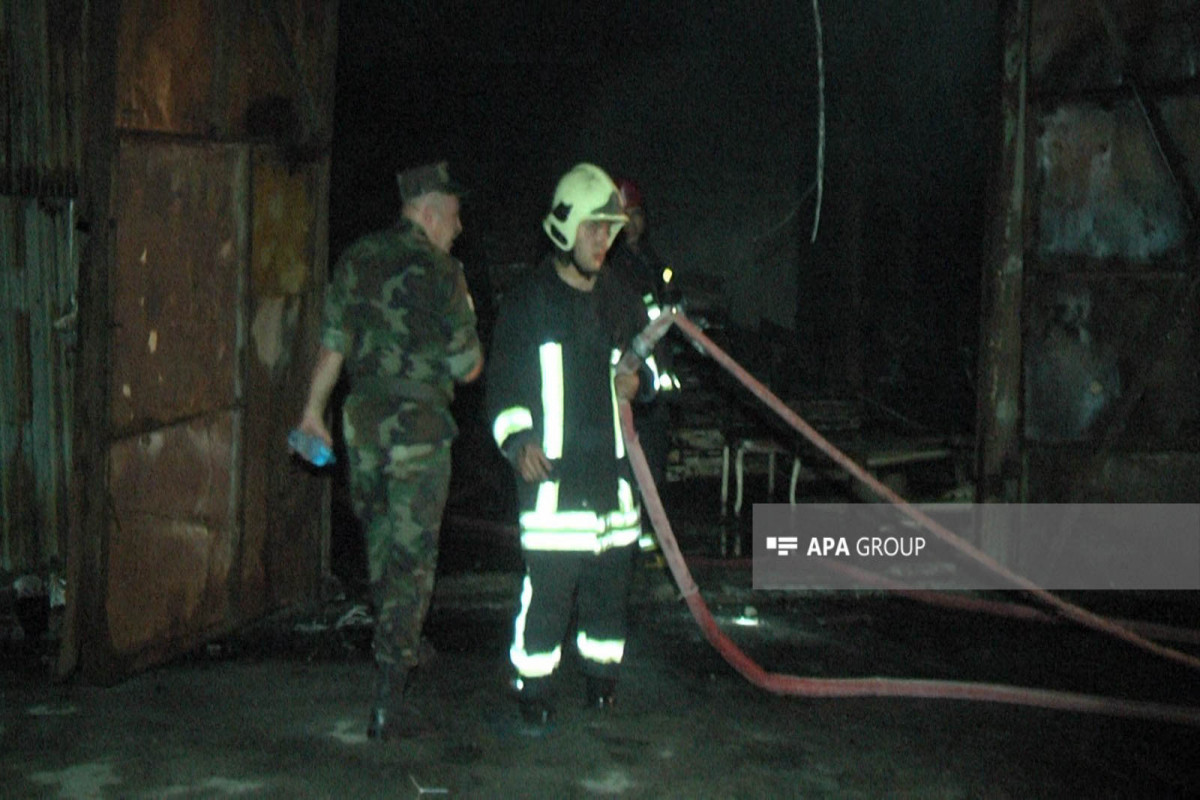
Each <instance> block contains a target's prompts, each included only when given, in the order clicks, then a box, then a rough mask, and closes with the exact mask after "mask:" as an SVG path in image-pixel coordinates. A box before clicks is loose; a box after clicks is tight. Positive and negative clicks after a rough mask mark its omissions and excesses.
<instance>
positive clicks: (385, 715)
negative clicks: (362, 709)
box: [367, 664, 406, 739]
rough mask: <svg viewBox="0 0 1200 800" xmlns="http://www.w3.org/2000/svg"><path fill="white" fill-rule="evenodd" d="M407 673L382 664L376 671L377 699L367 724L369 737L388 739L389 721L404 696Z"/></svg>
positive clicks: (400, 668) (401, 669)
mask: <svg viewBox="0 0 1200 800" xmlns="http://www.w3.org/2000/svg"><path fill="white" fill-rule="evenodd" d="M405 677H406V671H405V670H404V669H403V668H402V667H399V666H397V665H395V664H380V665H378V666H377V667H376V671H375V699H374V700H372V701H371V718H370V720H369V721H368V722H367V737H368V738H371V739H386V738H387V727H388V719H389V717H390V716H391V714H392V708H393V706H394V704H395V702H396V701H398V700H399V698H400V696H401V695H403V694H404V682H405Z"/></svg>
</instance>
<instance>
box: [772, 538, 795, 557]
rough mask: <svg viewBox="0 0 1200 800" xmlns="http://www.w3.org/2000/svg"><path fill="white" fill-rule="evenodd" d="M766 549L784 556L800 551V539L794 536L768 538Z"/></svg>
mask: <svg viewBox="0 0 1200 800" xmlns="http://www.w3.org/2000/svg"><path fill="white" fill-rule="evenodd" d="M767 549H768V550H774V551H776V552H777V553H779V555H781V556H786V555H787V554H788V553H790V552H791V551H793V550H799V549H800V539H799V538H798V537H796V536H768V537H767Z"/></svg>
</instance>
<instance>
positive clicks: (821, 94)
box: [809, 0, 825, 242]
mask: <svg viewBox="0 0 1200 800" xmlns="http://www.w3.org/2000/svg"><path fill="white" fill-rule="evenodd" d="M812 7H813V22H814V24H815V25H816V29H817V181H816V183H817V204H816V209H815V210H814V211H813V226H812V238H811V239H810V240H809V241H810V242H815V241H816V240H817V228H819V227H820V225H821V197H822V195H823V194H824V193H825V53H824V43H823V38H824V37H823V36H822V34H821V2H820V0H812Z"/></svg>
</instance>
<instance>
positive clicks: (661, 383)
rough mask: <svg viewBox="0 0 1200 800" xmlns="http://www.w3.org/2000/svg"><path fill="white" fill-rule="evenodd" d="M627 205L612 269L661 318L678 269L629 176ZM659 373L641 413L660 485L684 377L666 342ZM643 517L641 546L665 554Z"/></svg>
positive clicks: (624, 184) (620, 186)
mask: <svg viewBox="0 0 1200 800" xmlns="http://www.w3.org/2000/svg"><path fill="white" fill-rule="evenodd" d="M617 190H618V191H619V192H620V195H621V205H622V207H623V208H624V209H625V214H626V216H628V217H629V223H628V224H627V225H626V226H625V227H624V228H623V229H622V230H621V235H620V236H619V237H617V240H616V242H615V243H614V244H613V248H612V253H611V254H610V255H609V258H608V271H609V273H610V274H611V275H612V276H613V277H614V278H616V279H617V280H619V281H621V282H622V283H624V284H626V285H627V286H629V287H630V288H631V289H632V290H633V291H634V292H636V293H637V295H638V296H639V297H640V298H641V301H642V304H643V305H644V306H645V307H646V313H647V315H648V316H649V317H650V319H655V318H657V317H658V315H659V314H661V313H662V312H663V311H664V310H665V309H666V308H667V307H669V306H671V305H675V304H677V303H678V302H679V295H678V292H676V291H675V288H674V286H673V285H672V283H671V278H672V272H671V269H670V267H668V266H667V264H666V262H665V261H663V259H662V258H661V257H660V256H659V255H658V252H657V251H656V250H655V249H654V247H653V246H652V245H651V244H650V241H649V239H648V237H647V235H646V208H645V204H644V202H643V199H642V191H641V189H640V188H639V187H638V185H637V184H636V183H634V182H633V181H631V180H629V179H628V178H621V179H620V180H618V181H617ZM655 359H656V363H655V364H654V366H655V370H654V373H655V374H654V377H655V382H656V384H657V388H658V395H657V397H656V399H655V400H654V401H652V402H650V403H646V404H644V405H642V406H639V407H638V408H637V409H636V410H637V414H636V416H635V420H634V421H635V424H636V426H637V432H638V440H639V441H640V442H641V445H642V450H643V451H644V452H645V454H646V462H647V464H649V466H650V475H651V477H652V478H653V479H654V483H655V485H656V486H658V487H660V488H661V487H662V485H663V482H664V481H665V480H666V477H667V456H668V453H669V451H670V439H671V403H672V401H673V399H674V397H675V393H676V392H677V391H678V390H679V386H680V383H679V379H678V377H676V375H675V373H674V370H673V369H672V359H671V356H670V350H669V349H668V345H667V343H666V342H663V343H662V344H660V345H659V347H658V348H657V349H656V351H655ZM646 522H647V520H646V517H645V516H643V528H644V530H643V532H642V536H641V538H640V539H639V540H638V545H639V546H640V547H641V549H642V551H643V552H646V553H650V554H653V558H655V559H659V560H658V562H657V563H658V565H660V566H661V559H660V556H659V554H658V553H657V552H656V551H657V550H658V542H657V541H656V540H655V538H654V535H653V533H652V532H651V530H650V529H649V526H648V525H647V524H646Z"/></svg>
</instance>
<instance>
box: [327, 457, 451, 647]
mask: <svg viewBox="0 0 1200 800" xmlns="http://www.w3.org/2000/svg"><path fill="white" fill-rule="evenodd" d="M348 449H349V455H350V465H349V466H350V496H351V499H352V501H353V503H354V513H355V515H356V516H357V517H358V520H359V522H360V523H361V524H362V528H363V535H364V537H365V539H366V549H367V569H368V576H369V578H370V583H371V595H372V598H373V599H374V602H375V637H374V642H373V648H374V652H375V661H376V663H379V664H395V665H400V666H402V667H406V668H409V667H414V666H416V664H417V656H418V651H419V649H420V644H421V628H422V626H423V625H424V623H425V615H426V613H427V612H428V611H429V603H430V600H431V598H432V596H433V581H434V574H435V572H436V569H437V552H438V532H439V530H440V528H441V524H442V512H443V511H444V510H445V507H446V498H447V495H448V494H449V490H450V442H442V443H438V444H412V445H393V446H392V447H391V448H390V449H385V448H384V447H382V446H380V445H371V444H363V443H355V445H353V446H351V447H350V448H348Z"/></svg>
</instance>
